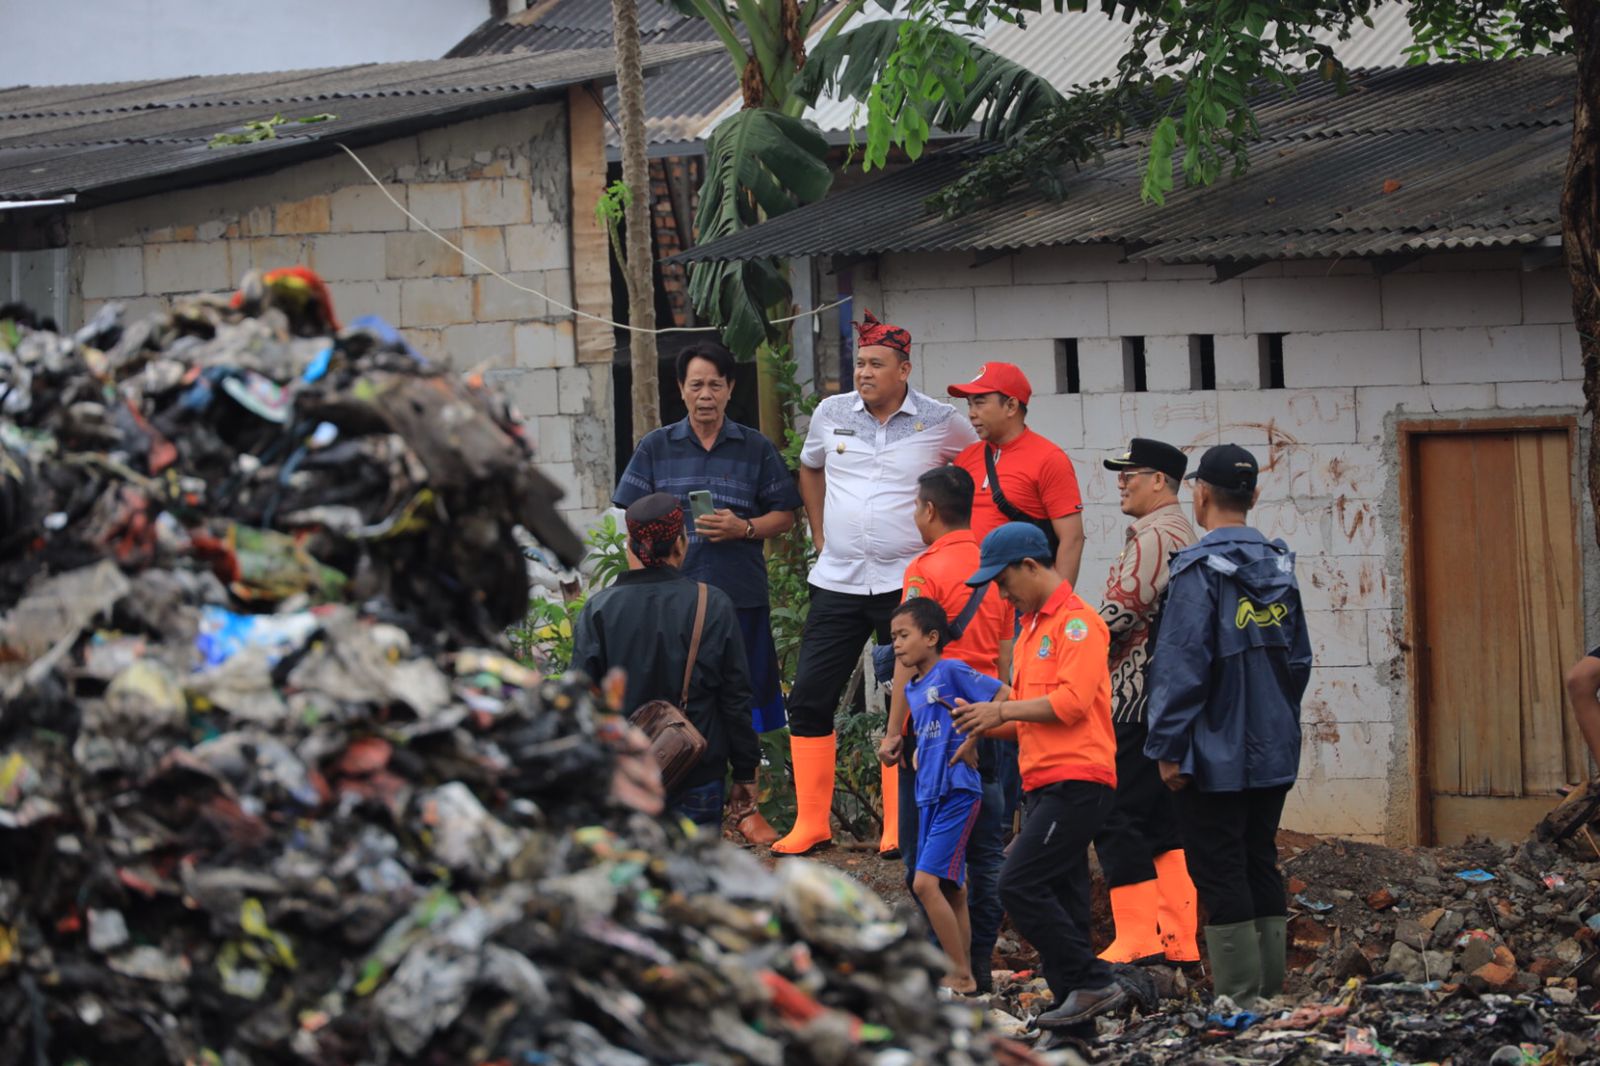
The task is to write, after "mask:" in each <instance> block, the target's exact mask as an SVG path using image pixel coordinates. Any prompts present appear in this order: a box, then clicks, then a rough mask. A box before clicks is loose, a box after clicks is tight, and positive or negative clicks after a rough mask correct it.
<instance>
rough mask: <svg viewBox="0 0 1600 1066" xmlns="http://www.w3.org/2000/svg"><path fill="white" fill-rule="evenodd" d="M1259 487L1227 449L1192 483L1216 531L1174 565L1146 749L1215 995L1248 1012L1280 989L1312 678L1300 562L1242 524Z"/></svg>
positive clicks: (1153, 663)
mask: <svg viewBox="0 0 1600 1066" xmlns="http://www.w3.org/2000/svg"><path fill="white" fill-rule="evenodd" d="M1257 474H1258V467H1257V465H1256V460H1255V457H1254V456H1253V455H1251V454H1250V453H1249V452H1247V451H1245V450H1244V449H1243V448H1240V447H1239V446H1238V445H1235V444H1224V445H1220V446H1218V447H1215V448H1212V449H1210V450H1208V451H1207V452H1206V453H1205V455H1204V456H1203V457H1201V460H1200V466H1199V469H1197V470H1196V471H1195V472H1194V473H1193V474H1190V475H1189V479H1190V480H1192V481H1193V482H1194V517H1195V523H1196V524H1197V525H1199V526H1200V527H1202V528H1203V529H1205V530H1207V531H1208V532H1207V533H1206V535H1205V536H1204V537H1202V538H1201V539H1200V541H1199V542H1198V543H1196V544H1194V545H1193V546H1191V547H1188V548H1185V549H1183V550H1182V551H1180V552H1177V553H1176V554H1175V555H1173V557H1172V564H1171V577H1170V579H1169V582H1168V585H1167V599H1166V605H1165V607H1164V608H1163V610H1162V614H1161V623H1160V630H1159V633H1158V636H1157V638H1156V639H1157V641H1158V645H1157V647H1156V648H1155V650H1154V651H1153V652H1152V653H1151V659H1150V679H1149V680H1150V688H1149V691H1150V703H1149V708H1148V711H1147V718H1148V721H1149V730H1150V733H1149V738H1148V739H1147V740H1146V742H1145V748H1144V750H1145V754H1146V755H1148V756H1150V758H1152V759H1155V760H1157V762H1158V764H1159V766H1160V770H1161V779H1162V780H1163V781H1164V782H1166V784H1167V787H1168V788H1170V789H1172V790H1173V791H1175V792H1176V793H1177V799H1178V826H1179V829H1180V831H1181V832H1182V834H1183V844H1184V848H1185V851H1186V853H1187V855H1188V858H1189V873H1190V876H1191V877H1193V879H1194V883H1195V888H1196V889H1198V891H1199V894H1200V901H1201V902H1202V903H1203V904H1204V905H1205V909H1206V912H1207V914H1208V915H1209V920H1210V923H1211V924H1209V925H1207V926H1206V930H1205V935H1206V947H1207V950H1208V953H1209V955H1210V957H1211V967H1212V983H1213V987H1214V988H1215V989H1216V992H1217V994H1218V995H1227V996H1229V997H1230V998H1232V999H1233V1001H1234V1002H1235V1003H1237V1004H1238V1005H1239V1006H1240V1007H1242V1008H1245V1009H1249V1008H1250V1007H1251V1006H1253V1005H1254V1002H1255V999H1256V997H1257V996H1274V995H1277V994H1278V993H1279V992H1280V991H1282V988H1283V973H1284V965H1285V962H1284V921H1285V916H1286V914H1287V913H1288V908H1287V907H1286V905H1285V900H1284V893H1283V877H1282V875H1281V874H1280V873H1279V872H1278V846H1277V834H1278V820H1279V818H1281V817H1282V815H1283V801H1284V797H1286V796H1287V795H1288V793H1289V788H1290V786H1292V785H1293V784H1294V780H1295V775H1296V773H1297V772H1298V770H1299V764H1300V698H1301V696H1303V695H1304V694H1305V690H1306V682H1307V681H1308V680H1309V679H1310V676H1311V639H1310V637H1309V636H1308V635H1307V633H1306V622H1305V613H1304V611H1303V610H1302V609H1301V605H1300V587H1299V584H1298V583H1297V582H1296V581H1295V576H1294V553H1293V552H1291V551H1290V550H1289V549H1288V546H1287V545H1285V544H1284V543H1283V542H1282V541H1268V540H1267V539H1266V538H1265V537H1263V536H1262V535H1261V534H1260V532H1258V531H1257V530H1255V529H1252V528H1251V527H1250V526H1249V525H1247V524H1246V519H1247V517H1248V515H1249V511H1250V508H1251V507H1252V506H1253V505H1254V504H1255V501H1256V497H1257V496H1258V495H1260V490H1259V489H1257V487H1256V478H1257Z"/></svg>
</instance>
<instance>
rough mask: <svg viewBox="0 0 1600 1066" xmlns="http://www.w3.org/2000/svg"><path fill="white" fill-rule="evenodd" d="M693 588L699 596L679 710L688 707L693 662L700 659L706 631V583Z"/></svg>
mask: <svg viewBox="0 0 1600 1066" xmlns="http://www.w3.org/2000/svg"><path fill="white" fill-rule="evenodd" d="M695 586H696V588H697V589H698V590H699V595H698V598H697V599H696V601H695V605H694V636H692V637H690V638H689V661H688V662H686V663H684V664H683V696H682V698H680V699H679V700H678V709H679V710H686V709H687V708H688V706H689V681H690V679H691V678H693V677H694V661H695V660H696V659H698V658H699V657H700V637H701V636H702V635H703V634H704V633H705V629H706V583H705V582H704V581H696V582H695Z"/></svg>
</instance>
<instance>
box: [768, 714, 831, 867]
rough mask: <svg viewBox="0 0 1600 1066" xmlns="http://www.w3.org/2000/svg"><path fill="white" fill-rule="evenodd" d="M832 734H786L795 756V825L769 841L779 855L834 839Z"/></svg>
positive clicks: (802, 852)
mask: <svg viewBox="0 0 1600 1066" xmlns="http://www.w3.org/2000/svg"><path fill="white" fill-rule="evenodd" d="M837 750H838V749H837V748H836V747H835V745H834V735H833V734H832V733H829V734H828V735H827V736H825V737H796V736H791V737H790V738H789V758H791V759H792V760H794V806H795V817H794V828H793V829H791V830H789V835H788V836H786V837H784V838H783V839H782V840H780V841H778V842H777V843H776V844H773V845H772V850H773V851H775V852H777V853H778V854H779V855H804V854H805V853H806V852H808V851H810V850H811V849H812V848H815V847H818V846H819V845H824V844H831V843H832V842H833V823H832V821H831V815H832V813H833V768H834V758H835V756H836V754H837Z"/></svg>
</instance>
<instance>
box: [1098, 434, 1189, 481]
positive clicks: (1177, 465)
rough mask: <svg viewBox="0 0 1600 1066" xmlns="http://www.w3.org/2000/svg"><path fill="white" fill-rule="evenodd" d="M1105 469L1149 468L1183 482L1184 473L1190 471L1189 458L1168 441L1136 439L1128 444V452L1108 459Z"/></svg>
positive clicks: (1146, 438)
mask: <svg viewBox="0 0 1600 1066" xmlns="http://www.w3.org/2000/svg"><path fill="white" fill-rule="evenodd" d="M1105 467H1106V469H1107V470H1134V469H1138V468H1149V469H1151V470H1159V471H1161V472H1162V473H1163V474H1166V475H1167V476H1168V477H1170V478H1173V479H1174V480H1181V479H1182V478H1183V472H1184V471H1185V470H1187V469H1189V457H1188V456H1186V455H1184V454H1183V452H1181V451H1179V450H1178V449H1177V448H1174V447H1173V446H1172V445H1170V444H1168V443H1167V442H1166V441H1160V440H1150V439H1149V438H1148V437H1135V438H1133V440H1131V441H1129V442H1128V450H1127V451H1125V452H1123V453H1122V454H1121V455H1119V456H1117V457H1116V458H1115V459H1107V460H1106V461H1105Z"/></svg>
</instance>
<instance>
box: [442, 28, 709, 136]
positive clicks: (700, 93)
mask: <svg viewBox="0 0 1600 1066" xmlns="http://www.w3.org/2000/svg"><path fill="white" fill-rule="evenodd" d="M638 8H639V38H640V40H641V41H642V42H643V43H644V44H646V45H652V44H677V43H686V42H716V41H717V35H716V33H715V32H713V30H712V29H711V25H710V24H709V23H708V22H706V20H705V19H699V18H690V17H689V16H687V15H684V14H681V13H680V12H678V11H677V10H676V9H674V8H672V7H671V6H670V5H667V4H664V3H659V2H656V0H642V2H641V3H640V4H639V5H638ZM610 47H611V2H610V0H543V2H541V3H536V4H534V5H533V6H532V7H529V8H528V9H527V10H525V11H519V12H518V13H516V14H515V15H510V16H508V17H507V18H505V19H503V20H501V21H498V22H495V21H490V22H486V23H484V24H483V25H482V26H479V27H478V28H477V29H476V30H474V31H473V32H472V33H471V34H469V35H468V36H467V37H466V38H464V39H463V40H461V41H460V42H458V43H457V44H456V45H455V47H453V48H451V49H450V51H449V53H448V54H449V55H451V56H476V55H490V54H504V53H509V52H532V53H538V54H543V53H549V52H562V51H566V50H568V49H573V48H610ZM644 94H645V107H646V110H647V112H648V114H647V116H646V124H645V139H646V140H647V141H648V142H649V143H650V144H666V143H669V142H675V141H694V140H698V139H700V138H701V137H703V136H704V135H705V134H706V133H707V132H708V131H709V130H710V128H711V126H712V125H714V124H715V117H716V115H717V114H719V113H720V112H721V111H722V109H723V108H724V107H725V105H726V104H727V103H728V101H730V100H735V101H737V100H738V98H739V79H738V76H737V75H736V74H735V73H734V70H733V65H732V64H731V63H729V62H728V58H727V55H726V53H725V52H723V50H722V48H721V47H720V45H719V47H718V48H717V49H716V50H715V52H714V53H713V54H708V55H705V56H703V57H700V58H698V59H694V60H690V61H688V62H685V63H680V64H677V65H676V66H673V67H671V68H669V69H667V70H663V71H661V72H659V73H657V74H653V75H651V76H650V77H648V78H646V79H645V86H644ZM605 103H606V109H607V111H608V112H609V113H610V114H611V115H613V116H615V115H616V114H617V90H616V87H615V86H612V87H610V88H608V89H607V90H606V95H605ZM606 137H607V143H608V144H610V145H611V146H612V147H615V146H616V145H617V144H618V143H619V139H618V136H617V131H616V129H615V128H614V127H612V128H608V129H607V131H606Z"/></svg>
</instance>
